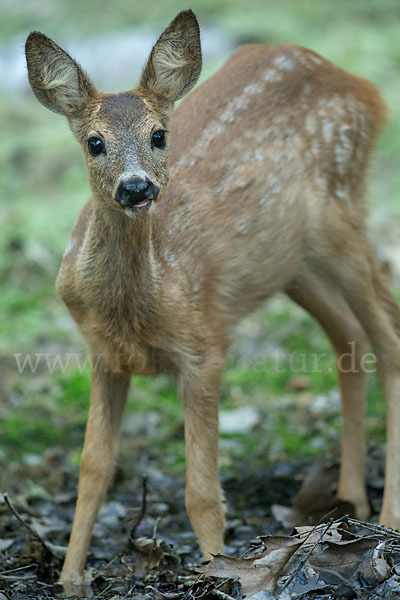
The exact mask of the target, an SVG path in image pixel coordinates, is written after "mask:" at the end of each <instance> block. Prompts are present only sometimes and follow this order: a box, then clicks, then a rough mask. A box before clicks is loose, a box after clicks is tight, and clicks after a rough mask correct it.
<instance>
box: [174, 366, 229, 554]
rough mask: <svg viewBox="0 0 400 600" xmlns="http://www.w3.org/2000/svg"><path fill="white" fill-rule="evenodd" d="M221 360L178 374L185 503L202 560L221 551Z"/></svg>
mask: <svg viewBox="0 0 400 600" xmlns="http://www.w3.org/2000/svg"><path fill="white" fill-rule="evenodd" d="M222 362H223V361H222V360H218V359H217V360H216V359H215V357H214V360H210V359H208V360H207V362H206V364H203V365H202V367H201V368H200V369H198V368H196V372H195V373H194V372H193V371H192V372H190V373H185V374H184V375H183V376H182V377H181V396H182V400H183V406H184V415H185V444H186V493H185V504H186V510H187V513H188V515H189V519H190V522H191V524H192V527H193V530H194V532H195V534H196V536H197V539H198V541H199V544H200V548H201V550H202V552H203V556H204V559H205V560H209V559H210V558H211V555H212V554H217V553H219V552H222V551H223V533H224V521H225V517H224V515H225V507H224V504H223V494H222V490H221V486H220V482H219V477H218V396H219V385H220V378H221V372H222Z"/></svg>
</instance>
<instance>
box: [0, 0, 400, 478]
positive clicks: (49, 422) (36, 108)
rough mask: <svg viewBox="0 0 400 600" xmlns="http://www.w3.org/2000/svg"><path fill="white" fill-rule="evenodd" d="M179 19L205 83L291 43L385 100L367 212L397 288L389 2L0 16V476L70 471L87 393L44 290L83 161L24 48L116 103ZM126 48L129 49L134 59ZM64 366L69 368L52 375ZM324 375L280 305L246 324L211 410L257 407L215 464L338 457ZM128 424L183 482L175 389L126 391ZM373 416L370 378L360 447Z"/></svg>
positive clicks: (398, 183) (395, 42)
mask: <svg viewBox="0 0 400 600" xmlns="http://www.w3.org/2000/svg"><path fill="white" fill-rule="evenodd" d="M189 7H191V8H192V9H193V10H194V11H195V13H196V15H197V16H198V19H199V21H200V25H201V28H202V30H203V46H204V51H205V62H204V71H203V75H202V77H203V78H205V77H208V76H209V75H210V74H211V73H212V72H213V71H215V70H216V69H217V68H218V66H220V65H221V64H222V62H223V61H224V60H225V58H226V57H227V56H228V55H229V54H230V52H231V51H232V50H233V48H235V47H236V46H238V45H240V44H242V43H248V42H262V43H272V44H275V43H280V42H292V43H295V44H299V45H304V46H307V47H309V48H312V49H313V50H315V51H316V52H318V53H320V54H322V55H323V56H325V57H326V58H328V59H329V60H331V61H332V62H334V63H335V64H337V65H338V66H340V67H342V68H344V69H346V70H349V71H351V72H354V73H357V74H359V75H361V76H364V77H367V78H369V79H371V80H372V81H373V82H375V83H376V84H377V85H378V86H379V87H380V89H381V91H382V93H383V96H384V98H385V100H386V102H387V104H388V106H389V109H390V121H389V123H388V125H387V127H386V129H385V131H384V133H383V134H382V136H381V137H380V139H379V142H378V144H377V147H376V152H375V155H374V160H373V164H372V165H371V173H370V182H369V187H368V194H367V199H368V203H369V206H370V212H371V218H370V226H371V236H372V238H373V241H374V244H375V247H376V249H377V252H378V254H379V255H380V256H381V257H382V258H383V260H384V261H385V263H386V264H387V266H388V269H389V271H390V273H391V274H392V276H393V277H392V287H393V289H394V291H395V292H396V289H397V288H398V287H399V271H400V268H399V262H400V239H399V231H400V227H399V225H400V204H399V196H400V177H399V149H400V102H399V99H400V43H399V24H400V3H399V1H398V0H351V1H349V0H335V1H334V2H333V1H331V0H301V1H299V0H279V1H273V0H271V1H266V0H264V1H262V0H236V1H234V2H233V1H232V0H229V1H228V0H195V1H193V2H192V3H191V5H188V4H182V3H180V2H177V1H175V0H162V1H161V0H158V1H157V0H153V1H152V2H138V1H134V0H130V1H127V0H113V2H110V1H109V0H62V1H61V0H55V1H50V0H48V1H45V0H30V2H25V1H22V0H0V15H1V19H0V131H1V136H0V222H1V236H0V244H1V248H0V282H1V294H0V378H1V386H0V444H1V446H0V461H3V462H4V463H6V462H7V463H9V462H10V461H11V462H12V461H17V462H18V461H21V460H22V461H25V462H27V463H29V462H32V463H34V462H35V461H37V462H40V460H41V457H42V455H43V452H44V450H45V448H47V447H48V446H50V447H53V446H56V447H59V446H61V447H63V449H64V451H65V452H66V457H67V460H68V461H70V462H71V461H72V462H77V461H78V460H79V452H80V448H81V443H82V437H83V427H84V423H85V419H86V412H87V405H88V397H89V390H90V386H89V370H88V368H87V366H86V367H84V368H79V365H77V363H76V358H74V357H72V359H71V358H70V359H68V358H67V355H68V353H81V354H80V356H81V359H80V360H82V361H84V360H85V351H84V344H83V342H82V340H81V339H80V337H79V336H78V334H77V333H76V330H75V327H74V325H73V323H72V321H71V319H70V318H69V315H68V313H67V310H66V308H65V307H64V306H63V305H62V303H61V301H59V300H58V299H57V298H56V295H55V290H54V281H55V277H56V273H57V269H58V266H59V264H60V260H61V256H62V253H63V250H64V248H65V246H66V244H67V241H68V237H69V233H70V231H71V228H72V226H73V223H74V221H75V219H76V217H77V214H78V211H79V210H80V208H81V206H82V205H83V203H84V202H85V199H86V198H87V197H88V195H89V187H88V183H87V179H86V173H85V169H84V164H83V159H82V157H81V154H80V149H79V147H78V146H77V144H76V142H75V141H74V140H73V138H72V135H71V133H70V132H69V130H68V126H67V124H66V122H65V121H64V120H63V118H62V117H60V116H58V115H55V114H53V113H50V112H49V111H46V110H45V109H44V108H43V107H41V106H40V105H39V103H38V102H37V101H36V100H35V99H34V97H33V95H32V94H31V92H30V91H29V89H28V87H27V85H26V74H25V66H24V61H23V43H24V39H25V36H26V35H27V33H28V32H29V31H30V30H32V29H39V30H41V31H43V32H45V33H46V34H47V35H49V36H50V37H53V38H54V39H55V40H56V41H57V42H58V43H60V44H61V45H62V46H63V47H64V48H65V49H67V50H70V51H71V53H72V54H73V55H74V56H75V57H76V58H77V59H78V61H80V62H82V64H83V66H84V67H85V68H86V69H87V70H88V71H89V74H93V78H94V81H95V82H96V83H97V82H98V83H99V87H102V86H101V85H100V82H103V79H102V73H109V74H110V73H111V74H112V77H111V76H110V79H109V88H107V89H105V90H104V91H111V90H113V89H115V88H116V87H118V84H119V82H121V85H125V86H128V87H129V86H132V87H133V86H134V85H135V83H136V81H137V75H138V72H139V70H140V67H141V66H142V64H143V62H144V58H143V53H141V52H140V51H139V49H138V48H139V46H140V47H142V46H143V45H146V44H147V45H148V47H150V45H151V43H152V42H154V41H155V39H156V38H157V36H158V35H159V33H160V32H161V30H162V29H163V28H164V27H165V26H166V25H167V24H168V23H169V21H170V20H171V19H172V18H173V17H174V16H175V14H176V13H177V12H178V11H179V10H182V9H183V8H189ZM135 36H136V38H137V40H138V43H137V44H136V46H135V44H133V46H132V45H131V41H132V40H133V41H134V40H135V39H136V38H135ZM141 40H142V41H143V44H142V43H141ZM132 43H133V42H132ZM110 48H112V49H114V50H118V49H119V52H120V54H119V55H118V52H111V51H109V49H110ZM135 48H137V50H135ZM102 50H103V52H102ZM104 50H105V52H104ZM146 51H147V50H146ZM85 57H86V59H87V61H85ZM86 62H88V63H90V64H86ZM130 65H132V68H130ZM92 71H94V72H92ZM104 82H105V83H106V79H104ZM293 353H298V355H300V356H305V357H308V358H307V360H309V357H310V356H311V355H312V354H313V353H317V354H321V353H323V354H325V355H326V356H325V357H324V359H323V360H322V361H321V362H320V365H321V369H320V371H319V372H318V373H313V372H308V371H307V369H306V371H307V372H306V375H307V376H308V378H309V379H308V380H303V382H302V384H301V385H299V382H297V385H296V382H295V383H294V384H293V379H294V378H295V377H296V375H297V374H296V372H294V371H295V370H296V369H293V360H292V362H291V361H290V359H289V356H288V355H292V354H293ZM14 354H18V355H19V357H20V358H19V360H20V361H24V360H25V357H26V355H28V354H29V355H30V356H31V360H32V361H33V363H32V364H33V365H34V371H35V372H34V373H32V372H31V370H30V369H29V368H28V367H27V368H26V369H25V370H24V372H23V373H20V372H19V370H18V365H17V362H16V360H15V357H14ZM45 355H46V356H48V357H49V358H47V359H46V358H43V356H45ZM277 355H279V357H280V358H279V361H278V362H279V368H276V366H277V360H276V357H277ZM38 356H39V359H38ZM57 356H59V357H60V358H59V360H60V361H61V362H60V363H58V364H57V363H55V362H54V361H57V358H56V357H57ZM46 360H48V361H49V362H48V364H47V363H46ZM68 360H69V362H70V364H69V367H68V368H67V369H63V368H61V369H60V368H59V367H60V365H64V366H65V363H66V362H68ZM296 364H297V365H301V362H298V363H296ZM333 367H334V357H333V355H332V352H331V350H330V347H329V345H328V343H327V341H326V339H325V337H324V336H323V335H322V333H321V332H320V330H319V328H318V326H317V325H316V324H315V323H313V322H312V321H311V320H310V319H309V318H308V316H307V315H306V314H305V313H304V312H303V311H302V310H300V309H299V308H298V307H295V306H293V305H292V304H290V303H289V302H288V301H287V300H286V299H285V298H277V299H274V300H273V301H272V302H271V303H270V304H269V305H268V306H267V307H266V308H263V309H262V310H260V311H259V312H258V313H257V314H256V315H253V316H252V317H250V318H249V319H247V320H246V321H245V322H244V323H243V324H242V325H241V327H240V328H239V334H238V338H237V341H236V342H235V345H234V347H233V348H232V351H231V353H230V361H229V365H228V368H227V371H226V374H225V378H224V382H223V386H222V393H221V396H222V408H223V409H225V410H228V409H230V410H232V409H233V410H236V409H239V408H241V407H243V406H251V407H253V416H254V415H255V418H254V419H253V421H254V423H253V425H251V426H250V425H249V427H248V428H247V430H246V429H245V430H244V431H239V432H234V431H233V430H232V428H231V429H229V426H227V427H225V431H223V433H222V443H221V460H222V463H223V464H224V465H227V464H228V465H229V464H231V463H232V462H233V461H235V460H236V459H237V458H241V457H243V456H249V457H250V456H254V454H257V455H259V456H261V455H262V456H264V457H265V460H268V457H269V458H271V459H276V458H277V457H278V458H282V457H287V458H293V457H298V456H309V455H312V454H315V453H317V452H319V451H320V450H321V448H325V447H326V446H327V445H329V444H330V443H331V442H332V441H335V440H336V438H337V435H338V431H339V430H340V417H339V416H338V415H339V412H338V411H339V405H338V394H337V391H336V388H337V384H336V379H335V376H334V374H333V373H332V369H333ZM297 370H299V369H297ZM291 382H292V385H291ZM288 384H289V386H288ZM135 409H137V410H138V411H139V410H140V411H141V412H143V411H144V412H145V414H146V415H148V416H149V418H150V417H154V418H155V422H156V423H157V435H158V438H159V442H160V443H159V446H160V452H159V454H160V456H161V458H163V460H167V461H168V462H169V464H170V466H171V468H176V469H178V470H181V469H182V468H183V466H182V465H183V442H182V426H183V425H182V423H183V420H182V413H181V410H180V406H179V402H178V400H177V399H176V395H175V391H174V389H173V388H172V387H171V385H170V383H169V382H168V381H167V380H165V379H163V378H160V379H158V380H155V381H150V380H146V379H142V378H136V379H135V380H134V382H133V388H132V392H131V397H130V410H131V411H133V410H135ZM383 415H384V407H383V401H382V395H381V391H380V387H379V385H378V382H377V380H376V378H375V377H372V378H371V382H370V387H369V417H368V431H369V432H370V434H371V435H372V436H374V437H378V438H379V439H380V438H381V437H382V435H383V424H384V417H383ZM250 416H251V415H250ZM320 417H322V418H320ZM250 420H251V419H250ZM127 422H128V423H129V422H130V419H129V418H128V421H127ZM310 422H312V426H310ZM127 429H128V428H127ZM223 429H224V428H223ZM127 435H128V432H127ZM232 438H233V439H234V443H233V439H232ZM143 444H145V442H143ZM166 447H168V448H169V452H166V451H165V449H166ZM153 451H154V449H153Z"/></svg>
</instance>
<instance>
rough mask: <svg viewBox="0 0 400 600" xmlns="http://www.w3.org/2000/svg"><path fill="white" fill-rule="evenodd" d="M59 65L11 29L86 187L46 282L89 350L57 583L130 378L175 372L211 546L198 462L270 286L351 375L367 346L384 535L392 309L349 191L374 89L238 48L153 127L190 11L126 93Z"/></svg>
mask: <svg viewBox="0 0 400 600" xmlns="http://www.w3.org/2000/svg"><path fill="white" fill-rule="evenodd" d="M60 52H61V53H62V54H60ZM66 56H68V55H65V53H63V51H61V49H59V48H58V46H56V45H55V44H54V42H52V41H51V40H48V38H46V37H45V36H43V35H42V34H31V36H29V38H28V40H27V61H28V69H29V77H30V82H31V85H32V88H33V90H34V92H35V94H36V95H37V97H38V99H39V100H40V101H41V102H43V103H44V104H45V105H46V106H48V107H49V108H51V109H52V110H56V111H61V112H64V114H65V115H66V116H67V118H69V120H70V123H71V127H72V129H73V131H74V134H75V136H76V137H77V139H78V141H80V142H81V143H82V145H83V148H84V152H85V156H86V160H87V166H88V171H89V179H90V184H91V188H92V191H93V198H92V199H91V200H90V201H89V202H88V203H87V204H86V206H85V207H84V208H83V210H82V212H81V214H80V216H79V219H78V222H77V224H76V226H75V229H74V231H73V233H72V238H71V242H70V247H69V249H68V251H67V252H66V255H65V257H64V260H63V263H62V266H61V270H60V273H59V276H58V279H57V290H58V293H59V294H60V296H61V297H62V299H63V300H64V302H65V303H66V304H67V306H68V308H69V310H70V312H71V314H72V316H73V318H74V319H75V321H76V322H77V323H78V326H79V328H80V330H81V331H82V333H83V335H84V336H85V337H86V340H87V341H88V344H89V348H90V352H91V355H92V357H93V369H92V396H91V407H90V415H89V422H88V428H87V433H86V438H85V445H84V450H83V455H82V466H81V474H80V483H79V494H78V503H77V510H76V516H75V521H74V527H73V532H72V536H71V541H70V545H69V550H68V554H67V558H66V562H65V564H64V568H63V572H62V575H61V579H62V580H63V581H67V580H70V579H71V578H73V577H74V573H78V574H81V573H82V570H83V568H84V563H85V557H86V552H87V548H88V545H89V541H90V535H91V530H92V527H93V524H94V520H95V518H96V514H97V511H98V508H99V506H100V504H101V502H102V499H103V497H104V495H105V493H106V489H107V485H108V483H109V481H110V479H111V477H112V472H113V461H114V454H115V447H116V439H117V434H118V428H119V424H120V420H121V416H122V412H123V407H124V404H125V399H126V394H127V389H128V383H129V377H130V375H131V374H132V373H141V374H149V375H150V374H151V375H152V374H157V373H168V374H171V375H172V376H174V377H175V378H176V379H177V382H178V387H179V391H180V395H181V398H182V402H183V407H184V414H185V439H186V456H187V487H186V505H187V510H188V514H189V517H190V519H191V523H192V525H193V528H194V530H195V532H196V534H197V536H198V539H199V542H200V545H201V548H202V550H203V552H204V554H205V556H209V554H210V553H216V552H219V551H221V550H222V535H223V523H224V508H223V504H222V494H221V489H220V484H219V481H218V466H217V463H218V460H217V455H218V390H219V383H220V378H221V373H222V371H223V368H224V362H225V354H226V350H227V348H228V346H229V343H230V337H231V332H232V328H233V327H234V326H235V325H236V323H237V322H238V321H239V320H240V318H242V317H243V316H244V315H246V314H248V313H249V312H251V311H252V310H254V309H255V308H256V307H257V306H259V305H260V304H261V303H262V302H264V301H265V299H266V298H268V297H269V296H271V295H272V294H273V293H275V292H278V291H285V292H286V293H287V294H288V295H289V296H290V297H291V298H292V299H293V300H294V301H295V302H297V303H299V304H300V305H301V306H303V307H304V308H305V309H306V310H308V311H309V312H310V314H312V315H313V316H314V317H315V318H316V319H317V320H318V321H319V322H320V324H321V325H322V327H323V328H324V329H325V331H326V333H327V335H328V336H329V338H330V340H331V341H332V344H333V346H334V348H335V350H336V352H337V353H338V355H339V356H340V355H343V354H345V353H347V352H349V343H350V342H353V341H354V342H355V348H356V365H357V367H358V368H359V367H360V366H361V364H362V359H363V355H364V353H365V352H366V350H367V349H368V345H369V343H371V344H372V347H373V350H374V352H375V353H376V355H377V358H378V361H379V365H380V370H381V372H382V376H383V381H384V386H385V392H386V399H387V404H388V412H389V416H388V453H387V466H386V469H387V471H386V482H387V483H386V489H385V497H384V503H383V508H382V513H381V521H382V522H383V523H385V524H386V525H389V526H392V527H399V526H400V501H399V498H400V474H399V469H398V461H399V455H400V439H399V424H400V405H399V402H398V396H399V393H400V342H399V338H398V336H397V335H396V333H395V331H394V327H393V325H394V326H395V327H396V328H397V330H398V323H399V322H400V321H399V314H400V313H399V309H398V307H397V305H396V304H395V302H394V300H393V299H392V296H391V295H390V292H389V291H388V290H387V288H386V286H385V284H384V282H383V281H382V279H381V278H380V276H379V274H378V273H379V271H378V268H377V265H376V261H375V258H374V256H373V253H372V250H371V247H370V244H369V241H368V239H367V237H366V235H365V226H364V212H365V209H364V205H363V202H362V192H363V188H364V180H365V172H366V167H367V164H368V159H369V154H370V151H371V148H372V144H373V141H374V139H375V137H376V135H377V133H378V131H379V129H380V127H381V126H382V123H383V121H384V118H385V107H384V105H383V102H382V100H381V98H380V96H379V93H378V92H377V90H376V89H375V88H374V86H373V85H372V84H370V83H369V82H367V81H365V80H363V79H360V78H358V77H356V76H354V75H349V74H347V73H345V72H344V71H342V70H341V69H338V68H337V67H335V66H333V65H332V64H331V63H329V62H328V61H326V60H324V59H323V58H321V57H320V56H318V55H317V54H315V53H313V52H311V51H309V50H305V49H303V48H298V47H295V46H290V45H283V46H277V47H271V46H262V45H260V46H247V47H244V48H241V49H240V50H238V51H237V52H236V53H235V54H234V55H233V56H232V58H230V59H229V60H228V62H227V63H226V64H225V66H224V67H223V68H222V69H220V71H218V73H217V74H216V75H214V76H213V77H212V78H211V79H209V80H208V81H207V82H206V83H204V84H203V85H202V86H200V87H199V88H198V89H197V90H196V91H195V92H193V93H192V94H191V95H190V96H189V97H188V98H187V99H186V100H185V101H184V102H183V103H182V104H181V105H180V107H179V108H178V110H177V111H176V112H175V114H174V116H173V118H172V121H171V124H170V125H168V118H169V113H170V110H171V106H172V102H173V101H174V100H175V99H176V98H178V97H180V96H181V95H183V94H184V93H185V92H186V91H188V89H190V88H191V87H192V86H193V85H194V83H195V81H196V79H197V76H198V73H199V72H200V66H201V53H200V45H199V35H198V25H197V21H196V19H195V17H194V15H193V13H191V11H186V12H183V13H180V15H178V17H177V18H176V19H175V20H174V21H173V22H172V23H171V25H170V26H169V27H168V28H167V30H166V32H164V34H163V35H162V36H161V37H160V39H159V40H158V42H157V44H156V45H155V47H154V48H153V50H152V53H151V55H150V58H149V61H148V63H147V65H146V66H145V68H144V71H143V75H142V79H141V83H140V86H139V87H138V88H137V89H136V90H133V91H131V92H127V93H124V94H119V95H115V96H109V95H101V94H99V93H98V92H97V91H95V90H94V88H93V86H92V84H91V83H90V81H89V80H88V78H87V76H86V75H85V74H84V73H83V71H82V70H81V69H80V67H79V66H78V65H77V64H76V63H75V62H73V61H72V59H70V60H71V62H70V63H68V66H67V71H66V72H65V73H64V67H65V60H66V59H65V57H66ZM58 61H61V62H60V65H58ZM48 63H49V64H50V67H51V69H53V72H54V82H51V81H49V77H48V73H49V68H50V67H48V66H47V65H48ZM55 65H56V67H55ZM44 68H45V70H46V82H44V80H43V69H44ZM60 73H61V76H60ZM67 73H69V74H70V81H69V80H68V77H67ZM77 82H78V83H79V85H77ZM66 89H70V90H71V89H73V93H74V94H76V93H77V91H79V94H78V96H79V97H78V98H77V100H76V106H75V107H74V106H72V104H71V103H69V104H68V103H67V108H65V107H66V102H65V95H66ZM49 90H51V93H50V91H49ZM69 97H71V94H70V95H69ZM83 100H84V101H83ZM160 128H163V129H168V128H169V129H170V130H171V133H170V135H169V140H168V147H169V159H170V160H169V163H170V168H171V178H170V179H169V173H168V167H167V151H166V150H159V149H156V148H152V147H151V144H150V137H151V133H152V132H154V131H155V130H157V129H160ZM90 135H96V136H100V137H101V138H102V139H103V140H104V141H105V144H106V154H105V155H102V156H99V157H95V158H93V157H91V156H90V155H89V154H88V152H87V148H86V143H85V140H86V139H87V138H88V136H90ZM127 174H130V175H139V176H141V177H142V176H143V177H144V176H146V177H147V178H149V179H150V180H151V181H152V182H153V183H155V184H156V185H157V186H159V187H160V190H161V192H160V196H159V199H158V200H157V201H156V204H157V206H156V208H155V210H154V212H151V211H149V212H138V213H137V214H136V213H135V214H134V215H131V216H127V214H125V212H124V211H123V209H122V208H121V206H120V205H119V204H117V202H116V201H115V194H116V189H117V186H118V182H119V181H120V180H121V177H122V176H126V175H127ZM346 364H347V363H346V359H345V360H344V362H343V366H344V367H345V366H346ZM346 371H347V369H346V368H344V369H343V370H342V371H340V370H339V373H338V375H339V380H340V387H341V393H342V404H343V418H344V427H343V442H342V467H341V472H340V481H339V490H338V496H339V497H340V498H341V499H343V500H348V501H351V502H353V503H354V504H355V508H356V512H357V515H358V516H359V517H361V518H365V517H367V515H368V512H369V507H368V502H367V498H366V493H365V475H364V469H365V467H364V455H365V448H364V437H363V415H364V397H365V373H364V372H363V370H362V369H359V372H357V373H351V372H346Z"/></svg>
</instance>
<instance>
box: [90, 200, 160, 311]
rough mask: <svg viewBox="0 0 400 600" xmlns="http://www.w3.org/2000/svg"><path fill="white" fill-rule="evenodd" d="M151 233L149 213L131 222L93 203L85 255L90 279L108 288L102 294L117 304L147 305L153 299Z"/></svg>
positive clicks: (116, 212)
mask: <svg viewBox="0 0 400 600" xmlns="http://www.w3.org/2000/svg"><path fill="white" fill-rule="evenodd" d="M151 230H152V219H151V215H150V214H149V213H147V214H143V215H138V216H137V218H131V217H129V216H127V215H125V214H124V213H123V212H122V211H118V210H115V209H114V208H109V207H104V206H101V205H100V206H96V202H95V203H94V211H93V215H92V219H91V222H90V225H89V229H88V233H87V238H86V244H85V246H86V248H85V255H86V259H87V264H88V266H89V269H91V270H92V273H91V276H92V277H93V276H94V279H96V280H97V281H98V283H100V282H102V283H104V285H105V286H110V287H109V289H107V290H105V293H107V294H110V293H111V294H112V295H113V296H114V297H118V298H120V299H121V300H123V299H124V298H125V297H127V298H129V300H130V302H135V303H136V302H137V301H139V299H140V298H147V300H148V301H149V300H150V298H151V297H152V296H153V295H154V287H155V276H154V272H155V261H154V254H153V244H152V236H151ZM93 271H94V272H93ZM115 299H117V298H115Z"/></svg>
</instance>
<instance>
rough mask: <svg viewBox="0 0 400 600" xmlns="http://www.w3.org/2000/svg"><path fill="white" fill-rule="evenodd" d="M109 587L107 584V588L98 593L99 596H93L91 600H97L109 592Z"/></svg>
mask: <svg viewBox="0 0 400 600" xmlns="http://www.w3.org/2000/svg"><path fill="white" fill-rule="evenodd" d="M111 586H112V583H109V584H108V586H107V587H106V588H104V590H102V591H101V592H100V594H97V596H95V598H93V600H97V599H98V598H100V596H102V595H103V594H104V593H105V592H106V591H107V590H109V589H110V587H111Z"/></svg>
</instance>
